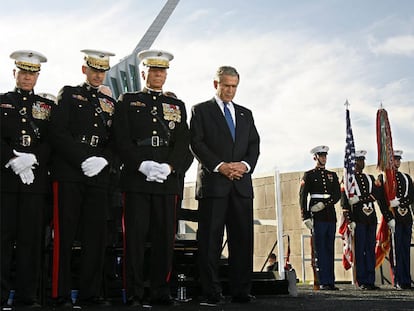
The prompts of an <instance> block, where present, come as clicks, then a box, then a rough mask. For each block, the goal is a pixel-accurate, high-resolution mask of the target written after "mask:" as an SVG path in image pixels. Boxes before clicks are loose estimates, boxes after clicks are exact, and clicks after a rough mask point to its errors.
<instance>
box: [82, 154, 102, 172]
mask: <svg viewBox="0 0 414 311" xmlns="http://www.w3.org/2000/svg"><path fill="white" fill-rule="evenodd" d="M107 165H108V161H107V160H106V159H105V158H103V157H95V156H93V157H89V158H87V159H86V160H85V161H83V162H82V164H81V167H82V171H83V173H84V174H85V175H86V176H88V177H92V176H95V175H98V174H99V173H100V172H101V171H102V169H103V168H104V167H105V166H107Z"/></svg>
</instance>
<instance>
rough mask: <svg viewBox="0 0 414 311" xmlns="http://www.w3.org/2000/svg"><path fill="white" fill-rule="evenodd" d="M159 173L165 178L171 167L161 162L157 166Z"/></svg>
mask: <svg viewBox="0 0 414 311" xmlns="http://www.w3.org/2000/svg"><path fill="white" fill-rule="evenodd" d="M158 171H159V172H160V175H162V176H164V177H165V178H166V179H167V176H168V175H170V174H171V167H170V166H169V165H168V164H167V163H161V164H160V166H159V167H158Z"/></svg>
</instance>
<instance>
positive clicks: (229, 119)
mask: <svg viewBox="0 0 414 311" xmlns="http://www.w3.org/2000/svg"><path fill="white" fill-rule="evenodd" d="M223 104H224V117H225V118H226V121H227V125H228V126H229V129H230V133H231V136H232V137H233V140H234V139H235V138H236V131H235V128H234V122H233V118H232V117H231V113H230V110H229V108H228V107H227V106H228V104H229V103H225V102H223Z"/></svg>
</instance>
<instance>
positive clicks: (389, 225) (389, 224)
mask: <svg viewBox="0 0 414 311" xmlns="http://www.w3.org/2000/svg"><path fill="white" fill-rule="evenodd" d="M388 228H390V231H391V233H395V219H391V220H390V221H389V222H388Z"/></svg>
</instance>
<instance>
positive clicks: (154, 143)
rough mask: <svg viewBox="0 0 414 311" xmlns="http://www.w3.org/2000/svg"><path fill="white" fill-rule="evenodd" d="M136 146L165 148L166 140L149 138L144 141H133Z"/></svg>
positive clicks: (157, 137) (155, 137)
mask: <svg viewBox="0 0 414 311" xmlns="http://www.w3.org/2000/svg"><path fill="white" fill-rule="evenodd" d="M135 142H136V144H137V146H139V147H141V146H151V147H167V146H168V140H167V139H164V138H162V137H159V136H151V137H149V138H145V139H137V140H135Z"/></svg>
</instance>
